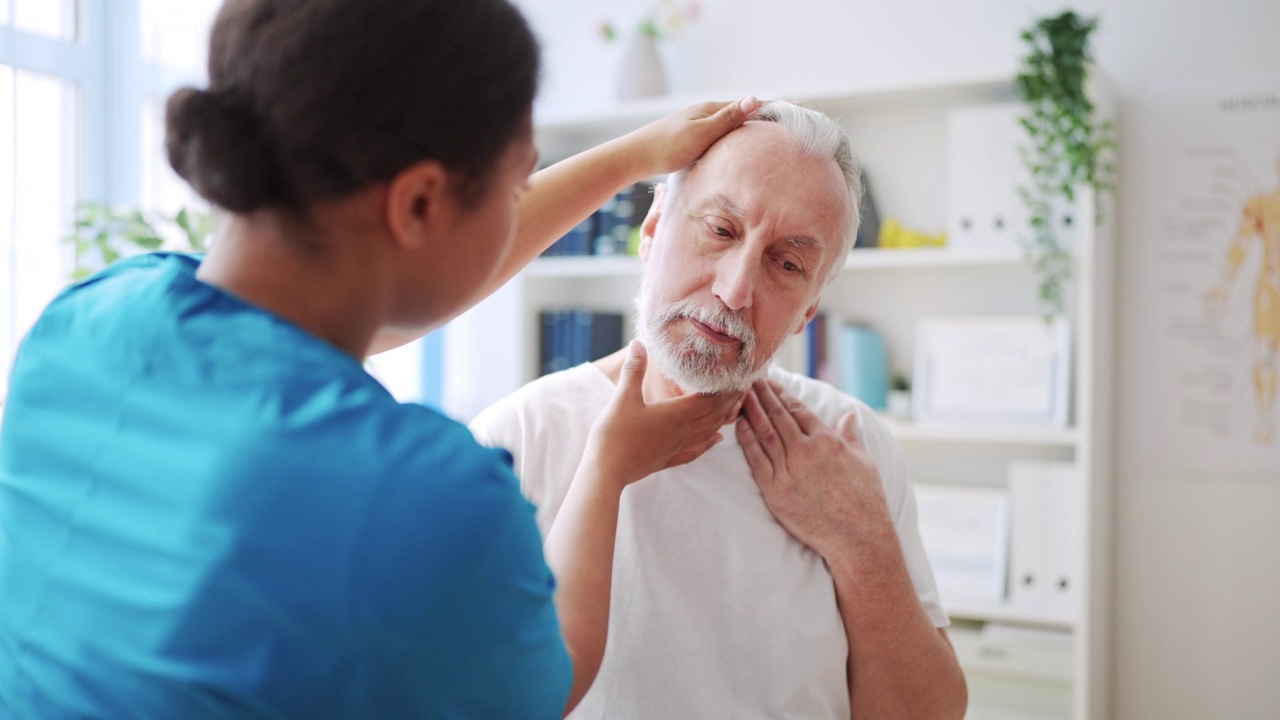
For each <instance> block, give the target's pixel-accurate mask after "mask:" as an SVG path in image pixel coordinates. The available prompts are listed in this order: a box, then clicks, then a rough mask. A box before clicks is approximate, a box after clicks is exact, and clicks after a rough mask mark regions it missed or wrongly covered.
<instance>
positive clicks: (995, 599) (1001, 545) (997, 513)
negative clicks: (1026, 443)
mask: <svg viewBox="0 0 1280 720" xmlns="http://www.w3.org/2000/svg"><path fill="white" fill-rule="evenodd" d="M915 493H916V506H917V508H918V511H917V512H918V513H919V515H918V517H919V526H920V540H921V542H922V543H924V551H925V555H927V556H928V557H929V565H930V566H931V567H932V568H933V576H934V579H935V582H937V585H938V594H939V596H940V597H941V598H942V602H943V604H944V605H945V604H948V603H982V604H987V605H999V604H1000V603H1002V602H1004V598H1005V575H1006V570H1007V567H1008V560H1009V517H1010V514H1009V493H1008V492H1007V491H1005V490H996V489H991V488H976V487H947V486H942V485H917V486H916V487H915Z"/></svg>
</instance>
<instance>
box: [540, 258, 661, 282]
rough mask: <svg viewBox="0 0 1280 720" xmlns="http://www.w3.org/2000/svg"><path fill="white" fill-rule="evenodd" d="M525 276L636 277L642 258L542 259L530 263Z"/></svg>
mask: <svg viewBox="0 0 1280 720" xmlns="http://www.w3.org/2000/svg"><path fill="white" fill-rule="evenodd" d="M525 274H526V275H528V276H529V277H540V278H593V277H634V276H639V275H640V258H638V257H636V256H634V255H571V256H559V257H554V256H553V257H542V258H538V259H537V260H534V261H533V262H531V263H529V267H528V269H526V270H525Z"/></svg>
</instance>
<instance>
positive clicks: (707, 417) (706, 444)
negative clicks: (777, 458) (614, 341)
mask: <svg viewBox="0 0 1280 720" xmlns="http://www.w3.org/2000/svg"><path fill="white" fill-rule="evenodd" d="M647 361H648V357H647V355H646V353H645V349H644V346H643V345H641V344H640V341H639V340H633V341H631V345H630V346H629V347H628V348H627V358H626V360H625V361H624V362H623V364H622V374H621V376H620V377H619V378H618V390H617V392H616V393H615V394H614V396H613V400H612V401H610V403H609V405H608V407H606V408H605V411H604V412H603V413H602V414H601V415H600V417H599V418H597V419H596V422H595V425H593V426H592V428H591V434H590V436H589V437H588V440H587V452H586V457H585V458H584V462H585V463H590V464H592V465H594V466H595V467H597V468H598V469H599V471H600V473H601V477H602V478H605V479H608V480H609V481H611V482H613V481H616V482H617V483H618V484H619V486H621V485H626V484H629V483H632V482H635V481H636V480H640V479H641V478H645V477H648V476H649V475H652V474H653V473H655V472H657V471H659V470H664V469H666V468H669V467H675V466H677V465H683V464H685V463H687V462H690V461H692V460H694V459H696V458H697V457H699V456H700V455H702V454H703V453H704V452H706V451H707V450H709V449H711V447H712V446H713V445H715V444H716V443H718V442H720V441H721V440H723V439H724V438H723V437H722V436H721V435H720V433H719V432H717V431H718V430H719V429H720V428H722V427H724V426H725V425H727V424H728V423H729V422H731V421H732V420H733V418H734V416H736V415H737V414H738V409H739V407H740V406H741V403H742V395H741V394H738V393H725V394H722V395H684V396H681V397H678V398H672V399H670V400H663V401H660V402H656V403H652V404H645V401H644V396H643V394H642V393H641V385H642V384H643V380H644V372H645V367H646V365H647Z"/></svg>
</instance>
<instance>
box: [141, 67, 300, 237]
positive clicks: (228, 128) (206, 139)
mask: <svg viewBox="0 0 1280 720" xmlns="http://www.w3.org/2000/svg"><path fill="white" fill-rule="evenodd" d="M165 125H166V132H165V150H166V151H167V152H168V155H169V164H170V165H172V166H173V169H174V171H175V172H177V173H178V175H180V176H181V177H182V178H183V179H184V180H186V181H187V182H189V183H191V187H193V188H195V190H196V192H198V193H200V195H201V196H203V197H204V198H205V199H206V200H208V201H209V202H211V203H213V204H214V205H217V206H218V207H221V208H225V209H227V210H230V211H232V212H239V213H245V212H250V211H253V210H257V209H258V208H261V207H265V206H267V205H273V204H278V203H280V202H282V201H284V200H285V198H284V197H283V193H282V188H281V187H280V183H279V179H278V178H279V174H278V172H277V171H276V161H275V157H274V152H273V151H272V148H271V147H270V145H269V142H268V141H267V139H266V138H264V137H263V132H262V127H261V124H260V123H259V121H258V120H257V119H256V118H255V117H254V116H253V113H252V112H251V111H250V110H249V109H248V108H246V107H243V106H241V105H238V104H236V103H234V102H231V101H230V99H229V98H227V97H226V96H224V95H222V94H220V93H213V92H208V91H205V90H199V89H196V88H192V87H186V88H182V89H180V90H178V91H177V92H175V93H173V95H171V96H170V97H169V103H168V106H167V108H166V110H165Z"/></svg>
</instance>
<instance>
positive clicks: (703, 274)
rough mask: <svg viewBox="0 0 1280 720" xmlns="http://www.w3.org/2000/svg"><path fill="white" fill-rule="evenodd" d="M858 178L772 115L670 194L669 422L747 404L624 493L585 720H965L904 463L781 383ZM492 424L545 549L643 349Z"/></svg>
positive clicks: (811, 137)
mask: <svg viewBox="0 0 1280 720" xmlns="http://www.w3.org/2000/svg"><path fill="white" fill-rule="evenodd" d="M860 194H861V188H860V183H859V180H858V169H857V167H856V164H855V162H854V160H853V158H852V154H851V152H850V150H849V143H848V140H847V138H846V137H845V136H844V133H843V131H842V130H841V128H840V127H839V125H837V124H836V123H835V122H833V121H832V120H831V119H830V118H828V117H826V116H825V115H822V114H821V113H817V112H814V111H812V110H807V109H803V108H800V107H797V106H795V105H791V104H788V103H771V104H769V105H766V106H765V107H763V108H762V109H761V110H760V111H758V112H757V114H756V116H755V118H754V119H753V120H752V121H750V122H748V123H746V124H745V125H743V126H742V128H740V129H738V130H736V131H733V132H731V133H730V134H729V135H727V136H726V137H725V138H723V139H722V140H721V141H720V142H718V143H717V144H716V145H714V146H713V147H712V148H711V149H710V150H709V151H708V152H707V153H706V155H705V156H704V157H703V158H702V159H701V160H699V161H698V162H697V163H695V164H694V165H692V166H690V167H689V168H687V169H686V170H684V171H682V172H681V173H679V174H677V176H675V177H674V178H673V179H672V180H671V182H670V183H669V185H668V186H667V187H666V188H660V189H659V195H658V197H657V198H655V202H654V204H653V208H652V209H651V210H650V212H649V215H648V216H647V217H646V219H645V221H644V224H643V226H642V228H641V238H642V240H641V246H640V256H641V258H642V259H643V260H644V262H645V270H644V274H643V277H642V280H641V288H640V294H639V297H638V298H637V303H636V306H637V314H636V327H637V331H638V335H639V339H640V340H641V341H642V342H643V345H644V348H646V349H647V356H648V362H647V364H645V365H644V380H643V383H642V388H643V394H644V399H645V401H646V402H648V403H654V402H661V401H663V400H664V399H668V398H672V397H675V396H678V395H681V394H685V393H691V392H696V393H745V394H744V396H743V413H742V419H740V420H739V421H738V423H737V425H736V426H735V427H734V428H726V429H725V430H723V431H722V432H723V434H724V440H725V441H724V442H720V443H719V444H718V445H716V446H715V447H713V448H712V449H711V450H709V451H707V452H706V453H705V454H703V455H701V456H700V457H698V458H697V459H696V460H694V461H693V462H690V463H689V464H687V465H684V466H681V467H677V468H672V469H668V470H664V471H662V472H659V473H656V474H654V475H652V476H650V477H648V478H646V479H644V480H642V481H640V482H638V483H635V484H634V485H632V486H631V487H629V488H628V489H627V491H626V492H625V493H624V494H623V496H622V507H621V513H620V515H619V526H618V532H617V546H616V549H615V571H614V579H613V588H612V596H611V598H607V599H604V600H603V601H608V602H610V603H611V606H610V607H611V615H610V622H609V631H608V632H609V642H608V645H607V649H606V650H605V657H604V663H603V665H602V667H601V670H600V674H599V676H598V678H597V680H596V683H595V685H594V686H593V687H592V688H591V690H590V691H589V692H588V693H587V695H586V697H585V698H584V699H583V701H582V704H581V705H580V706H579V708H578V709H577V710H576V711H575V713H574V717H577V718H584V717H589V718H605V717H607V718H632V717H646V718H713V717H726V718H729V717H732V718H745V717H759V718H784V717H785V718H847V717H849V716H850V714H851V713H852V715H854V716H855V717H862V718H875V719H877V720H878V719H881V718H895V717H911V718H944V717H960V716H961V715H963V713H964V708H965V702H966V689H965V683H964V677H963V675H962V673H961V671H960V669H959V666H958V664H957V662H956V659H955V654H954V652H953V651H952V649H951V647H950V643H949V641H948V640H947V637H946V631H945V630H944V629H943V628H944V627H945V626H946V625H947V622H948V621H947V617H946V615H945V614H944V612H943V611H942V608H941V607H940V606H939V603H938V597H937V592H936V590H935V587H934V583H933V577H932V574H931V572H930V569H929V566H928V563H927V561H926V558H925V555H924V552H923V549H922V547H921V543H920V538H919V532H918V530H917V528H916V508H915V501H914V496H913V494H912V491H911V488H910V485H909V483H908V481H907V478H906V472H905V468H904V463H903V460H902V456H901V452H900V450H899V449H898V447H897V445H896V444H895V442H894V440H893V438H892V437H891V436H890V434H889V433H888V431H887V430H886V428H885V427H884V426H883V424H882V423H881V422H880V421H879V420H878V419H877V418H876V416H875V414H874V413H872V412H870V411H869V410H868V409H867V408H866V406H864V405H862V404H860V403H859V402H858V401H856V400H854V399H852V398H850V397H847V396H845V395H842V394H840V393H839V392H838V391H836V390H835V389H833V388H831V387H830V386H828V385H825V384H822V383H818V382H816V381H814V380H810V379H808V378H805V377H801V376H798V375H795V374H792V373H788V372H785V371H783V370H781V369H777V368H771V367H770V364H769V363H770V360H771V359H772V358H773V356H774V355H775V354H776V352H777V351H778V349H779V347H780V346H781V345H782V343H783V341H784V340H785V339H786V338H787V336H789V335H790V334H792V333H798V332H801V330H802V329H803V328H804V326H805V324H806V322H807V321H808V320H809V319H810V318H812V317H813V315H814V313H815V312H816V311H817V308H818V297H819V294H820V293H821V291H822V288H823V287H824V286H825V285H826V283H827V282H829V281H830V280H831V279H832V278H833V277H834V276H835V275H836V274H837V273H838V272H839V267H840V266H841V264H842V262H843V259H844V256H845V253H846V252H847V250H848V248H849V247H850V245H851V244H852V241H853V238H854V236H855V234H856V231H857V226H858V213H857V207H858V204H859V196H860ZM630 353H631V355H632V357H631V358H630V359H628V351H620V352H619V353H616V354H614V355H612V356H610V357H606V358H604V359H602V360H599V361H597V362H595V363H591V364H586V365H582V366H579V367H576V368H572V369H570V370H566V371H563V372H560V373H556V374H553V375H549V376H547V377H544V378H541V379H539V380H537V381H536V382H533V383H531V384H530V385H528V386H526V387H525V388H523V389H521V390H520V391H518V392H517V393H515V394H514V395H512V396H511V397H509V398H506V399H505V400H503V401H502V402H500V403H498V404H497V405H495V406H494V407H492V408H490V409H488V410H486V411H485V412H484V413H483V414H481V415H480V416H479V417H478V418H477V419H476V420H475V422H474V423H473V424H472V430H473V431H474V432H475V434H476V436H477V437H478V438H479V439H480V441H481V442H483V443H485V444H488V445H493V446H501V447H504V448H507V449H508V450H510V451H511V453H512V454H513V455H514V457H515V467H516V471H517V473H518V475H519V476H520V478H521V483H522V486H523V490H524V492H525V493H526V495H527V496H528V497H529V498H530V499H531V500H532V501H533V502H534V503H535V504H536V505H537V507H538V516H537V517H538V523H539V526H540V527H541V529H542V531H543V534H544V536H546V535H547V534H548V533H549V532H550V531H551V529H552V527H553V526H554V524H555V522H556V515H557V512H558V511H559V509H560V507H561V504H562V503H563V502H564V500H565V497H566V494H567V493H568V491H569V487H570V485H571V482H572V478H573V475H574V469H575V468H576V467H577V465H578V462H579V459H580V457H581V456H582V453H583V449H584V447H585V446H586V443H587V439H588V433H589V431H590V429H591V425H592V422H593V421H594V420H595V418H596V417H597V416H598V415H599V414H600V413H601V412H602V411H603V410H604V408H605V406H606V405H607V404H608V403H609V402H610V401H611V399H612V398H613V395H614V394H615V386H616V385H617V383H618V379H619V377H620V374H621V373H622V372H624V361H627V362H630V363H632V365H633V367H634V364H635V363H637V362H639V363H643V362H644V360H645V358H643V357H639V355H641V350H640V349H639V348H633V349H632V350H631V351H630Z"/></svg>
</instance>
